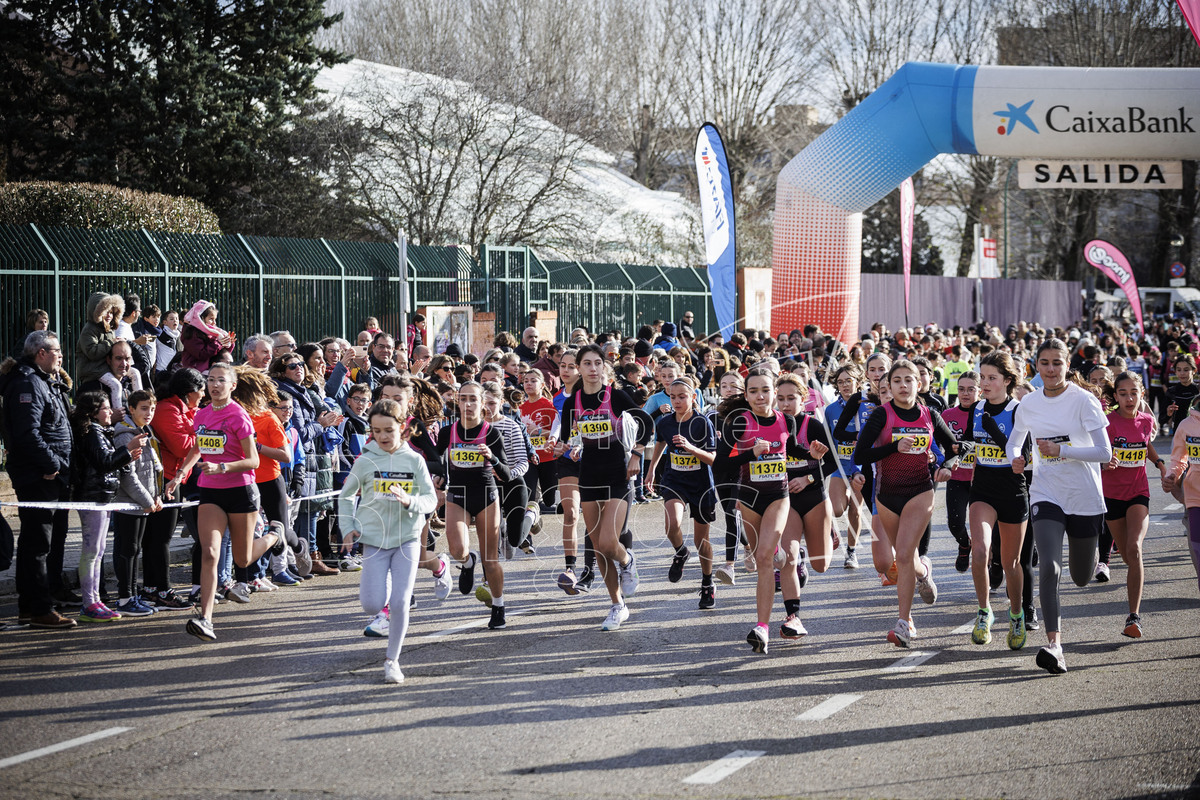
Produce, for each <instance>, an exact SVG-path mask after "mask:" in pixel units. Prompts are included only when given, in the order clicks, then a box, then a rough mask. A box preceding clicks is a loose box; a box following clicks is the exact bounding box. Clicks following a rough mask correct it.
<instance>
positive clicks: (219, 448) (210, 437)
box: [196, 430, 229, 456]
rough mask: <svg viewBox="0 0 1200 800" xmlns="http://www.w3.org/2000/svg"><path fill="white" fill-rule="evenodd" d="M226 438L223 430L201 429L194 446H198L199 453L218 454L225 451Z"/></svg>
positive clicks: (206, 454)
mask: <svg viewBox="0 0 1200 800" xmlns="http://www.w3.org/2000/svg"><path fill="white" fill-rule="evenodd" d="M228 439H229V437H228V436H226V435H225V433H224V431H206V430H202V431H200V433H199V434H198V435H197V436H196V446H197V447H199V448H200V455H204V456H219V455H222V454H223V453H224V452H225V445H226V443H227V442H228Z"/></svg>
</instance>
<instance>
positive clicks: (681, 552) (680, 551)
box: [675, 544, 688, 556]
mask: <svg viewBox="0 0 1200 800" xmlns="http://www.w3.org/2000/svg"><path fill="white" fill-rule="evenodd" d="M687 552H688V549H687V545H686V544H681V545H679V547H676V548H675V555H677V556H686V555H687Z"/></svg>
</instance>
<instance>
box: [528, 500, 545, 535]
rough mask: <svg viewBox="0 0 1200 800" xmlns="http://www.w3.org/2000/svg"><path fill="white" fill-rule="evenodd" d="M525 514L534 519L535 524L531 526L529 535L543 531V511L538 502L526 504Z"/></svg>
mask: <svg viewBox="0 0 1200 800" xmlns="http://www.w3.org/2000/svg"><path fill="white" fill-rule="evenodd" d="M525 516H527V517H531V518H532V519H533V524H532V525H530V527H529V535H530V536H537V535H538V534H539V533H541V532H542V512H541V509H539V508H538V504H537V503H530V504H529V505H527V506H525Z"/></svg>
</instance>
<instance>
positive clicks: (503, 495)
mask: <svg viewBox="0 0 1200 800" xmlns="http://www.w3.org/2000/svg"><path fill="white" fill-rule="evenodd" d="M532 471H533V470H530V472H532ZM525 474H526V475H528V474H529V473H528V472H527V473H525ZM499 489H500V513H501V514H503V515H504V534H505V536H507V537H508V543H509V544H510V545H512V546H513V547H519V546H520V545H521V542H523V541H525V538H526V537H527V536H529V529H530V527H532V526H533V520H532V519H531V518H530V517H529V515H528V514H526V513H525V506H526V505H528V504H529V487H528V486H527V485H526V484H525V481H524V479H523V478H518V479H517V480H515V481H510V482H508V483H505V484H501V485H500V487H499Z"/></svg>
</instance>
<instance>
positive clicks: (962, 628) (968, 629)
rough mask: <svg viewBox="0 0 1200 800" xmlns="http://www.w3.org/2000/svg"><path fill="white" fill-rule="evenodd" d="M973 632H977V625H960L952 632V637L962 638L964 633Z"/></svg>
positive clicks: (970, 623) (969, 623)
mask: <svg viewBox="0 0 1200 800" xmlns="http://www.w3.org/2000/svg"><path fill="white" fill-rule="evenodd" d="M973 630H975V623H974V622H968V623H967V624H966V625H959V626H958V627H957V628H955V629H954V630H952V631H950V635H951V636H960V635H961V634H964V633H970V632H971V631H973Z"/></svg>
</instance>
